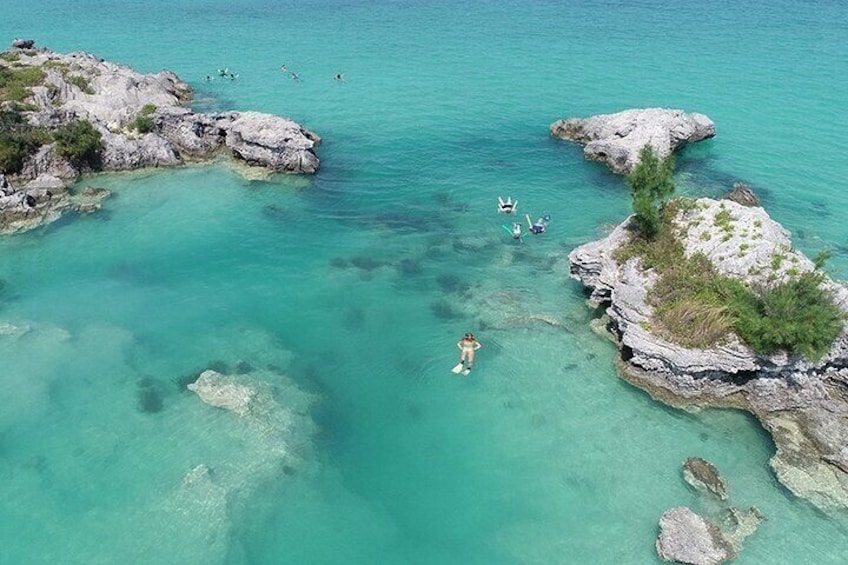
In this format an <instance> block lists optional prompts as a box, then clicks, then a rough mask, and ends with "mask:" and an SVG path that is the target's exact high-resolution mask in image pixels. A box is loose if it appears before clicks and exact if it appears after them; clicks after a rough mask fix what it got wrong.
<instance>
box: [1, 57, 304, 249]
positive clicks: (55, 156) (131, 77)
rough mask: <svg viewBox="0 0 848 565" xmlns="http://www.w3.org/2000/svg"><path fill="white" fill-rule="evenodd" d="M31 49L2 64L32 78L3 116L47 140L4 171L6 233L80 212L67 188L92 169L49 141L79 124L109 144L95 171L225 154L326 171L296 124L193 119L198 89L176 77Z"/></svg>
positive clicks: (276, 167)
mask: <svg viewBox="0 0 848 565" xmlns="http://www.w3.org/2000/svg"><path fill="white" fill-rule="evenodd" d="M32 47H33V44H32V42H31V41H27V42H16V43H15V45H14V46H13V48H12V49H10V50H7V51H5V52H4V53H3V54H4V55H5V57H2V58H0V71H3V72H12V73H14V72H19V73H20V72H24V73H30V74H27V76H28V77H29V79H30V80H31V85H30V86H29V87H28V89H27V91H26V94H25V96H24V97H23V99H22V100H16V101H10V100H6V101H4V100H0V108H2V109H3V110H4V111H7V112H12V113H14V114H15V115H16V116H20V118H21V119H23V121H24V124H25V126H26V127H28V128H32V129H33V130H36V131H43V132H48V133H47V136H46V138H44V136H43V135H42V139H41V142H42V143H43V144H42V145H41V147H40V148H38V149H37V150H35V151H34V152H31V154H29V155H28V156H27V157H26V158H25V160H24V162H23V163H22V166H21V167H20V170H6V171H2V170H0V233H11V232H16V231H23V230H27V229H32V228H34V227H37V226H39V225H41V224H43V223H47V222H50V221H52V220H55V219H56V218H58V217H59V216H60V215H61V213H62V212H63V211H65V210H67V209H69V208H72V207H73V200H71V199H69V192H68V187H70V186H71V185H72V184H73V183H74V181H76V179H77V178H78V177H79V176H80V175H81V174H82V173H83V172H87V171H89V170H90V167H88V166H85V165H82V164H80V163H78V162H75V161H74V160H73V159H70V158H68V157H65V156H63V155H62V154H61V152H60V151H58V150H57V143H56V142H55V141H53V140H52V139H51V138H50V134H49V132H53V131H55V130H56V129H57V128H60V127H62V126H66V125H68V124H70V123H73V122H76V121H79V120H87V121H88V122H90V123H91V124H92V126H93V127H94V129H95V130H96V131H97V132H99V134H100V136H101V139H102V145H103V147H102V152H101V153H100V155H99V162H98V164H97V166H96V167H94V168H95V169H96V170H103V171H125V170H134V169H139V168H145V167H169V166H175V165H181V164H184V163H186V162H191V161H202V160H211V159H213V158H215V157H216V156H218V155H220V154H225V155H229V156H231V157H232V158H233V159H236V160H237V161H241V162H244V163H245V164H247V165H248V166H253V167H260V168H263V169H265V170H268V171H272V172H282V173H295V174H298V173H314V172H315V171H317V169H318V166H319V160H318V157H317V156H316V155H315V147H316V146H317V145H319V144H320V142H321V138H320V137H319V136H317V135H316V134H314V133H313V132H311V131H309V130H308V129H306V128H304V127H303V126H301V125H299V124H297V123H296V122H294V121H292V120H290V119H287V118H282V117H279V116H274V115H270V114H262V113H259V112H221V113H211V114H204V113H197V112H193V111H192V110H190V109H189V108H186V107H185V104H187V103H189V102H190V100H191V97H192V90H191V87H190V86H189V85H188V84H187V83H185V82H183V81H182V80H180V79H179V77H177V76H176V75H175V74H174V73H171V72H169V71H161V72H160V73H158V74H142V73H138V72H136V71H134V70H132V69H131V68H129V67H127V66H124V65H118V64H115V63H110V62H108V61H104V60H103V59H100V58H98V57H95V56H94V55H90V54H88V53H83V52H75V53H70V54H62V53H56V52H53V51H50V50H48V49H44V48H39V49H32ZM30 70H32V71H30ZM33 77H34V78H33Z"/></svg>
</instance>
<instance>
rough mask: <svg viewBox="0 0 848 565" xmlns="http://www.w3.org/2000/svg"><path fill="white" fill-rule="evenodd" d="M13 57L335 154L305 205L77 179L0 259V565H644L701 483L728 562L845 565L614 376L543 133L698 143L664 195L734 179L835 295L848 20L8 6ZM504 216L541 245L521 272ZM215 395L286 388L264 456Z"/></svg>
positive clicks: (621, 201)
mask: <svg viewBox="0 0 848 565" xmlns="http://www.w3.org/2000/svg"><path fill="white" fill-rule="evenodd" d="M16 37H32V38H34V39H36V40H37V41H38V44H39V45H42V46H47V47H50V48H52V49H54V50H57V51H73V50H85V51H89V52H92V53H95V54H96V55H98V56H100V57H103V58H106V59H108V60H112V61H116V62H121V63H125V64H128V65H131V66H133V67H135V68H136V69H138V70H141V71H145V72H157V71H159V70H160V69H162V68H167V69H170V70H173V71H174V72H176V73H177V74H178V75H180V76H181V77H182V78H183V79H185V80H187V81H189V82H190V83H191V84H192V86H193V87H194V88H195V89H196V102H195V104H194V105H195V107H197V108H200V109H204V110H217V109H243V110H246V109H253V110H259V111H263V112H272V113H277V114H281V115H285V116H289V117H291V118H293V119H295V120H297V121H298V122H300V123H301V124H304V125H305V126H307V127H309V128H310V129H312V130H314V131H315V132H317V133H318V134H319V135H321V136H322V137H323V138H324V143H323V145H322V146H321V147H320V148H319V149H318V154H319V157H320V158H321V169H320V171H319V172H318V174H316V175H315V176H314V177H274V178H271V179H269V180H267V181H257V180H252V181H250V180H245V178H243V177H242V176H241V175H240V174H239V173H238V171H236V170H235V169H233V168H232V167H231V166H230V165H228V164H227V163H225V162H224V163H219V164H213V165H209V166H203V167H186V168H183V169H179V170H168V171H150V172H147V171H145V172H137V173H132V174H120V175H106V176H97V177H93V178H87V179H83V180H82V181H81V183H80V186H81V187H82V186H85V185H94V186H102V187H106V188H108V189H109V190H111V191H113V197H112V198H111V199H109V200H108V201H107V202H106V204H105V207H104V210H102V211H101V212H100V213H97V214H94V215H90V216H84V217H77V216H67V217H66V218H63V219H62V220H60V221H58V222H56V223H54V224H52V225H50V226H47V227H45V228H43V229H39V230H36V231H33V232H30V233H26V234H22V235H16V236H7V237H3V238H0V281H1V282H2V285H0V391H2V395H1V396H0V399H2V408H0V485H2V486H0V563H2V564H18V563H27V564H31V563H51V564H56V563H73V564H76V563H85V564H94V563H171V564H193V563H210V564H217V563H221V564H253V563H257V564H259V563H268V564H271V563H273V564H280V563H291V564H312V563H316V564H318V563H320V564H325V563H326V564H330V563H344V564H348V565H350V564H358V563H364V564H373V563H403V564H406V563H409V564H422V565H423V564H454V563H455V564H487V565H492V564H527V565H530V564H533V565H535V564H549V563H601V564H606V563H610V564H613V563H655V562H658V558H657V557H656V554H655V550H654V545H653V544H654V540H655V538H656V535H657V533H658V527H657V522H658V519H659V517H660V515H661V514H662V512H663V511H664V510H666V509H668V508H670V507H673V506H677V505H691V506H692V507H693V508H694V509H696V510H702V509H703V508H704V506H703V503H702V501H701V500H700V499H699V498H698V495H696V494H695V493H693V492H692V491H691V490H690V489H689V488H688V487H687V485H685V484H684V482H683V480H682V478H681V467H680V466H681V462H682V461H683V459H684V458H686V457H689V456H700V457H705V458H707V459H709V460H710V461H712V462H714V463H715V464H716V465H717V466H718V468H719V469H720V471H721V472H722V473H723V474H724V476H725V478H726V480H727V482H728V484H729V486H730V491H731V497H732V501H733V503H734V504H736V505H738V506H740V507H744V508H747V507H749V506H752V505H754V506H757V507H758V508H759V509H760V510H761V511H762V512H763V514H765V515H766V516H767V518H768V520H767V521H766V522H764V523H763V524H762V525H761V526H760V529H759V531H758V532H757V533H756V534H755V535H754V536H753V537H751V538H749V539H748V540H747V542H746V543H745V549H744V551H743V553H742V555H741V557H740V558H739V562H740V563H748V564H754V563H756V564H783V563H785V564H798V563H816V564H821V565H824V564H837V563H844V562H845V560H846V555H848V519H846V515H845V514H844V513H843V514H839V513H837V514H832V515H828V514H825V513H822V512H820V511H818V510H816V509H814V508H813V507H812V506H811V505H810V504H808V503H805V502H804V501H800V500H798V499H796V498H794V497H793V496H792V495H791V494H790V493H789V492H788V491H786V490H785V489H784V488H782V487H781V486H780V485H779V484H778V483H777V481H776V479H775V477H774V475H773V473H772V472H771V471H770V469H769V466H768V460H769V458H770V457H771V455H772V454H773V451H774V446H773V444H772V443H771V440H770V438H769V436H768V435H767V434H766V433H765V432H764V431H763V430H762V429H761V428H760V427H759V425H758V424H757V422H756V421H755V420H754V419H753V418H751V417H748V416H746V415H745V414H742V413H738V412H732V411H706V412H701V413H698V414H689V413H684V412H680V411H676V410H673V409H669V408H666V407H664V406H662V405H660V404H658V403H656V402H654V401H652V400H651V399H650V398H649V397H648V396H647V395H646V394H644V393H642V392H641V391H639V390H637V389H635V388H633V387H631V386H629V385H628V384H626V383H625V382H623V381H622V380H620V379H619V378H618V377H617V375H616V371H615V359H616V350H615V347H614V346H613V345H612V344H611V343H609V342H608V341H606V340H605V339H604V338H602V337H599V336H598V335H596V334H594V333H593V332H592V331H591V329H590V328H589V324H588V322H589V320H590V319H591V317H592V313H591V312H590V311H589V310H588V309H587V308H586V306H585V304H584V302H583V295H582V293H581V290H580V289H579V288H578V287H577V285H576V283H574V282H573V281H570V280H569V279H568V276H567V275H568V262H567V259H566V255H567V253H568V251H569V250H571V249H572V248H574V247H575V246H576V245H579V244H581V243H584V242H587V241H590V240H592V239H595V238H597V237H599V236H601V235H603V234H604V233H606V232H607V230H608V229H609V226H610V225H611V224H615V223H617V222H619V221H621V220H622V219H623V218H624V217H625V216H626V215H627V213H628V211H629V208H630V202H629V194H628V191H627V189H626V187H625V185H624V183H623V180H622V179H621V178H620V177H617V176H615V175H612V174H611V173H609V172H608V171H607V170H606V168H605V167H604V166H601V165H599V164H596V163H589V162H586V161H584V160H583V158H582V153H581V149H580V147H578V146H576V145H573V144H570V143H565V142H560V141H555V140H552V139H550V137H549V135H548V126H549V124H550V123H552V122H553V121H555V120H557V119H559V118H562V117H568V116H588V115H592V114H597V113H606V112H614V111H619V110H623V109H626V108H631V107H648V106H666V107H676V108H683V109H686V110H688V111H698V112H703V113H705V114H707V115H709V116H710V117H711V118H712V119H713V120H714V121H715V123H716V128H717V132H718V135H717V136H716V138H715V139H713V140H710V141H707V142H704V143H701V144H698V145H697V146H694V147H691V148H689V149H687V150H685V151H684V152H683V153H682V154H681V155H679V158H678V169H677V171H678V172H677V180H678V186H679V192H681V193H683V194H689V195H707V196H715V195H718V194H721V193H722V192H724V191H726V190H728V189H729V188H730V187H731V185H732V184H733V183H734V182H737V181H744V182H747V183H749V184H750V185H751V186H752V187H753V188H754V189H755V191H757V192H758V194H760V196H761V197H762V200H763V202H764V205H765V206H766V208H767V209H768V211H769V212H770V214H771V215H772V217H773V218H775V219H776V220H777V221H779V222H781V223H782V224H783V225H784V226H785V227H786V228H787V229H789V230H791V231H792V233H793V238H794V242H795V244H796V246H797V247H798V248H799V249H801V250H802V251H804V252H807V253H808V254H814V253H815V252H817V251H818V250H820V249H823V248H829V249H832V250H833V251H834V256H833V258H832V259H831V260H830V262H829V266H828V269H829V271H830V273H831V274H832V275H833V276H834V277H836V278H840V279H842V278H848V221H845V219H846V214H845V209H846V206H848V190H846V188H848V187H846V182H845V178H846V177H848V161H846V159H845V154H846V149H848V148H846V135H845V132H846V131H848V112H846V111H845V93H846V92H848V72H846V71H848V62H846V58H845V54H846V52H848V4H846V3H844V2H841V1H836V0H818V1H815V0H811V1H808V2H799V1H797V0H775V1H773V2H769V3H763V2H759V1H754V0H734V1H728V0H717V1H711V2H688V1H687V2H684V1H682V0H672V1H666V2H658V1H650V0H645V1H639V2H630V1H624V0H607V1H604V0H597V1H593V2H588V1H584V2H580V1H573V0H556V1H554V0H550V1H539V0H525V1H522V2H517V1H513V0H508V1H507V0H493V1H486V2H482V1H478V0H471V1H469V2H446V1H438V0H433V1H426V0H409V1H388V0H363V1H349V0H315V1H309V2H295V1H290V0H283V1H276V2H275V1H271V0H241V1H232V0H196V1H192V0H169V1H167V2H164V1H161V0H147V1H144V2H141V1H129V0H127V1H117V0H112V1H107V0H73V1H70V0H37V1H35V2H33V1H31V0H5V1H4V4H3V17H2V19H0V41H2V42H4V43H7V44H8V43H10V42H11V40H12V39H14V38H16ZM283 64H285V65H287V67H288V69H289V70H290V71H295V72H297V73H298V74H299V75H300V77H301V78H300V80H299V81H294V80H292V78H291V77H290V75H289V74H287V73H284V72H282V71H281V70H280V66H281V65H283ZM219 68H228V69H229V71H230V72H233V73H237V74H238V75H239V78H238V80H236V81H224V80H221V79H217V80H213V81H211V82H205V81H204V80H203V78H204V77H205V76H206V75H207V74H212V75H214V74H215V73H216V71H217V69H219ZM336 73H343V74H344V77H345V80H344V81H343V82H337V81H334V80H333V75H335V74H336ZM499 195H501V196H506V195H511V196H512V197H513V198H517V199H518V200H519V210H520V211H521V212H527V213H530V214H532V215H534V216H535V215H539V214H544V213H548V214H550V215H551V216H552V223H551V225H550V227H549V231H548V233H546V234H544V235H543V236H541V237H533V238H528V239H527V240H526V241H524V242H523V243H522V244H515V243H514V242H513V241H512V240H511V239H510V238H509V235H508V234H507V233H505V231H504V229H503V228H502V224H504V222H505V218H504V217H502V216H499V215H498V214H497V212H496V206H495V205H496V198H497V196H499ZM544 320H547V321H544ZM548 322H552V323H548ZM466 331H473V332H475V333H476V334H477V337H478V338H479V339H480V341H481V342H482V344H483V349H481V350H480V352H479V357H478V363H477V365H476V367H475V370H474V371H473V372H472V374H471V375H470V376H468V377H462V376H457V375H454V374H452V373H451V372H450V368H451V367H452V366H453V365H454V364H455V362H456V358H457V353H458V350H457V349H456V346H455V343H456V342H457V340H458V339H459V338H460V337H461V335H462V334H463V333H464V332H466ZM206 368H213V369H217V370H220V371H224V372H231V373H234V372H249V373H250V374H251V375H253V378H256V379H258V380H264V381H266V382H269V383H271V384H273V385H274V387H275V388H276V390H277V393H276V397H275V402H277V403H278V404H277V408H275V410H277V411H278V412H275V413H276V414H277V415H280V416H281V417H285V418H286V420H285V421H286V422H289V423H290V425H288V427H286V428H285V430H284V433H282V434H280V433H276V434H271V435H270V436H269V435H268V434H266V433H263V431H262V429H261V428H258V427H256V426H254V425H252V424H251V425H248V424H249V422H246V421H244V420H240V419H239V418H238V417H236V416H235V415H234V414H233V413H231V412H228V411H225V410H220V409H215V408H212V407H210V406H208V405H206V404H204V403H202V402H201V401H200V400H199V399H198V397H197V396H196V395H195V394H194V393H191V392H187V391H186V390H185V388H184V385H185V383H186V382H187V381H188V380H191V379H192V378H193V377H194V376H196V375H197V374H198V373H199V372H200V371H201V370H203V369H206ZM277 431H279V430H277ZM280 446H283V447H284V449H283V451H284V453H281V449H280ZM199 465H205V468H206V469H208V475H207V476H206V477H205V478H203V477H201V478H199V479H198V478H197V477H196V475H197V473H198V471H196V472H195V475H192V474H191V472H192V470H196V469H198V466H199ZM200 469H203V468H200ZM200 474H202V473H200ZM195 479H196V480H195Z"/></svg>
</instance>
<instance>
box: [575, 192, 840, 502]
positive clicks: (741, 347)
mask: <svg viewBox="0 0 848 565" xmlns="http://www.w3.org/2000/svg"><path fill="white" fill-rule="evenodd" d="M719 214H721V215H722V216H721V219H723V220H726V221H717V219H716V218H717V215H719ZM675 223H676V225H677V226H678V227H680V228H681V232H683V233H685V234H686V235H685V236H683V237H682V243H683V246H684V248H685V254H686V256H687V257H690V256H691V255H692V254H694V253H696V252H698V253H702V254H703V255H704V256H705V257H706V258H707V259H708V260H709V262H710V263H711V264H712V265H713V267H714V268H715V269H716V271H717V272H719V273H722V274H724V275H727V276H731V277H735V278H738V279H741V280H743V281H745V282H747V283H749V284H751V285H754V286H757V285H768V284H773V283H775V282H780V281H785V280H787V279H788V278H789V277H790V276H792V274H793V273H795V274H798V273H805V272H809V271H812V270H813V269H814V265H813V262H812V261H810V260H809V259H808V258H806V257H805V256H804V255H803V254H801V253H799V252H798V251H797V250H795V249H794V248H793V247H792V242H791V240H790V239H789V234H788V232H787V231H786V230H785V229H783V227H782V226H780V224H778V223H777V222H774V221H773V220H771V219H770V218H769V216H768V214H767V213H766V212H765V210H763V209H762V208H760V207H753V206H742V205H740V204H737V203H736V202H733V201H731V200H721V201H716V200H711V199H706V198H702V199H698V200H696V201H695V203H694V206H691V207H687V208H686V209H681V211H680V212H679V213H678V216H677V218H676V221H675ZM629 233H630V231H629V219H628V220H626V221H625V222H623V223H622V224H620V225H619V226H618V227H617V228H615V229H614V230H613V231H612V233H610V234H609V236H607V237H606V238H604V239H602V240H599V241H593V242H590V243H587V244H585V245H582V246H580V247H577V248H576V249H574V250H573V251H572V252H571V253H570V255H569V261H570V268H571V277H572V278H574V279H577V280H578V281H580V282H581V283H582V284H583V286H584V287H586V289H587V290H588V291H589V293H590V295H589V302H590V303H591V304H592V305H593V306H596V307H597V306H605V307H606V314H607V315H608V316H609V320H610V322H609V328H610V329H611V331H612V333H613V334H614V336H615V337H616V340H617V343H618V347H619V349H620V350H621V352H622V355H621V361H620V368H621V373H622V376H623V377H624V378H625V379H626V380H628V381H629V382H631V383H632V384H634V385H636V386H638V387H640V388H642V389H644V390H646V391H647V392H648V393H649V394H651V395H652V396H653V397H654V398H656V399H658V400H660V401H662V402H665V403H667V404H669V405H672V406H677V407H680V408H689V409H698V408H701V407H732V408H739V409H743V410H747V411H749V412H751V413H752V414H754V415H755V416H756V417H757V418H758V419H759V421H760V422H761V423H762V425H763V426H764V427H765V429H766V430H768V431H769V432H770V433H771V435H772V438H773V439H774V442H775V446H776V448H777V452H776V454H775V455H774V457H772V459H771V461H770V464H771V466H772V468H773V470H774V471H775V473H776V475H777V478H778V479H779V480H780V482H781V483H783V484H784V485H785V486H786V487H787V488H788V489H789V490H790V491H792V492H793V493H795V494H796V495H797V496H799V497H801V498H805V499H807V500H809V501H810V502H812V503H813V504H815V505H817V506H819V507H820V508H824V509H830V508H846V507H848V335H847V334H846V332H845V328H844V327H843V329H842V332H841V334H840V335H839V336H838V337H837V339H836V340H835V342H834V343H833V344H832V346H831V347H830V350H829V352H828V353H826V354H825V355H824V357H823V358H822V359H821V360H819V361H815V362H813V361H809V360H807V359H805V358H803V357H801V356H799V355H790V354H788V353H786V352H782V351H781V352H777V353H775V354H772V355H759V354H757V353H755V352H754V351H753V350H751V349H750V348H749V347H747V346H746V345H745V344H743V343H742V342H741V341H740V340H739V339H738V338H737V337H736V336H735V335H732V334H731V335H730V336H729V337H728V339H726V340H725V341H724V342H722V343H720V344H718V345H715V346H713V347H710V348H707V349H695V348H687V347H684V346H681V345H678V344H675V343H672V342H670V341H668V340H666V339H664V338H663V337H661V336H660V335H657V333H656V332H653V333H652V331H651V329H652V328H651V316H652V314H653V308H652V306H651V305H650V304H649V303H648V300H647V291H648V289H649V288H650V287H651V286H652V285H653V283H654V281H655V279H656V275H655V273H654V272H653V271H652V270H645V269H643V268H641V267H640V265H639V262H638V259H637V258H635V257H634V258H630V259H628V260H626V261H625V262H624V263H623V264H618V262H617V261H616V259H615V256H614V254H615V251H616V249H618V248H619V247H620V246H621V245H622V244H623V243H625V241H626V240H627V238H628V237H629ZM777 258H779V259H780V260H779V261H778V260H777ZM822 286H823V287H824V288H825V289H827V290H828V291H829V292H830V294H831V295H832V297H833V300H834V302H835V304H836V305H837V306H838V307H839V308H840V309H841V310H842V311H843V312H845V313H846V314H848V289H846V288H845V287H844V286H843V285H841V284H838V283H836V282H834V281H832V280H830V279H828V278H826V279H825V281H824V282H823V283H822Z"/></svg>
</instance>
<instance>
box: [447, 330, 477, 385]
mask: <svg viewBox="0 0 848 565" xmlns="http://www.w3.org/2000/svg"><path fill="white" fill-rule="evenodd" d="M456 346H457V347H458V348H459V351H460V353H459V364H458V365H457V366H456V367H454V368H453V372H454V373H459V372H460V371H461V372H462V374H463V375H466V376H467V375H468V373H470V372H471V368H472V367H473V366H474V352H476V351H477V350H478V349H480V348H481V347H483V345H482V344H481V343H480V342H479V341H477V338H476V337H474V334H473V333H471V332H469V333H467V334H465V335H464V336H462V339H461V340H459V341H458V342H457V343H456ZM463 367H465V368H464V369H463Z"/></svg>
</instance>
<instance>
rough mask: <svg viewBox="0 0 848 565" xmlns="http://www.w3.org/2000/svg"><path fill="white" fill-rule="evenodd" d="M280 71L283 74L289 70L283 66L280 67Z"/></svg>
mask: <svg viewBox="0 0 848 565" xmlns="http://www.w3.org/2000/svg"><path fill="white" fill-rule="evenodd" d="M280 70H281V71H283V72H284V73H285V72H288V70H289V68H288V67H287V66H285V65H280Z"/></svg>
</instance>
